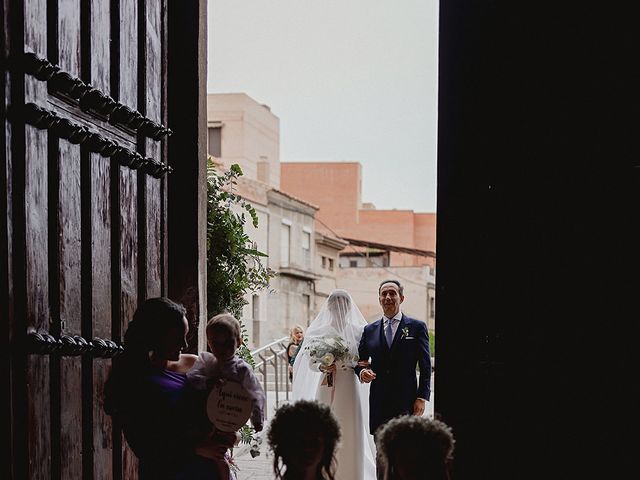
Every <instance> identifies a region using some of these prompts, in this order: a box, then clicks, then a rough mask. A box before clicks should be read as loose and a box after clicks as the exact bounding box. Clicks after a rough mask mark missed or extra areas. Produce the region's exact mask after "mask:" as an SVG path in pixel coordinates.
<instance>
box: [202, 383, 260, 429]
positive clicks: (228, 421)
mask: <svg viewBox="0 0 640 480" xmlns="http://www.w3.org/2000/svg"><path fill="white" fill-rule="evenodd" d="M251 406H252V402H251V397H250V396H249V393H248V392H247V391H246V390H245V389H244V388H243V387H242V385H240V384H239V383H237V382H232V381H225V382H224V383H223V384H221V385H217V386H215V387H214V388H213V390H211V393H209V398H208V399H207V415H208V416H209V420H211V422H212V423H213V424H214V425H215V427H216V428H217V429H218V430H221V431H223V432H235V431H237V430H240V428H242V427H243V426H244V425H245V424H246V423H247V420H249V416H250V415H251Z"/></svg>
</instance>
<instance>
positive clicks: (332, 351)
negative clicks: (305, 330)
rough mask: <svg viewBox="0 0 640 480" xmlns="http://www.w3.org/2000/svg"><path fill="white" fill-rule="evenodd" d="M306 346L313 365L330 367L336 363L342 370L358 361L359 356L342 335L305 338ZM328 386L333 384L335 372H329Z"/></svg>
mask: <svg viewBox="0 0 640 480" xmlns="http://www.w3.org/2000/svg"><path fill="white" fill-rule="evenodd" d="M303 346H304V348H305V349H306V350H308V352H309V357H310V359H311V364H312V365H318V366H319V367H320V370H321V371H322V369H323V367H325V368H326V367H330V366H331V365H333V364H334V363H335V364H336V366H337V367H338V368H340V369H342V370H346V369H347V368H349V367H353V366H354V365H355V364H356V363H357V362H358V357H357V356H354V355H352V354H351V352H350V351H349V347H348V346H347V343H346V342H345V340H344V339H343V338H342V337H340V336H337V335H335V336H327V337H317V338H312V339H309V340H307V339H305V341H304V344H303ZM326 375H327V386H329V387H332V386H333V374H332V373H331V372H327V374H326Z"/></svg>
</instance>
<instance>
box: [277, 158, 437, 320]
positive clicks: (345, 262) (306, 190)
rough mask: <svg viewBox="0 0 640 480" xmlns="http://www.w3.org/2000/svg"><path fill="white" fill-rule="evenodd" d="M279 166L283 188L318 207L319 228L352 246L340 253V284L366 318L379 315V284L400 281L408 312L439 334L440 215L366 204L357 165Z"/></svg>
mask: <svg viewBox="0 0 640 480" xmlns="http://www.w3.org/2000/svg"><path fill="white" fill-rule="evenodd" d="M280 165H281V167H280V168H281V171H280V184H281V188H282V189H283V190H285V191H287V192H289V193H291V194H293V195H295V196H297V197H299V198H302V199H304V200H306V201H308V202H311V203H313V204H314V205H317V206H318V207H319V210H318V213H317V215H316V221H317V224H321V225H324V226H325V227H326V228H328V229H329V230H330V231H332V232H334V233H335V234H336V235H337V236H340V237H341V238H343V239H345V240H347V241H349V242H350V245H348V246H347V247H345V248H344V249H343V250H342V251H341V252H340V268H339V270H338V274H337V285H338V286H339V287H341V288H345V289H347V290H349V291H350V292H351V294H352V295H353V297H354V299H355V301H356V302H357V303H358V305H359V307H360V309H361V310H362V312H363V314H364V315H365V317H366V318H367V319H368V320H373V319H376V318H379V315H380V306H379V305H378V298H377V290H376V289H377V283H376V282H378V283H379V282H380V281H382V280H384V279H386V278H395V279H397V280H399V281H400V282H402V283H403V284H404V286H405V290H406V292H405V297H406V300H405V303H404V304H403V311H404V312H405V313H407V314H408V315H411V316H415V317H416V318H420V319H422V320H424V321H426V322H427V323H428V325H429V328H431V329H434V328H435V247H436V245H435V244H436V214H435V213H417V212H414V211H412V210H378V209H376V208H375V206H374V205H373V204H371V203H363V202H362V166H361V165H360V163H358V162H282V163H281V164H280ZM310 178H313V179H314V181H313V182H309V181H308V180H309V179H310Z"/></svg>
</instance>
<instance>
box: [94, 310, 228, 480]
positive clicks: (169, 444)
mask: <svg viewBox="0 0 640 480" xmlns="http://www.w3.org/2000/svg"><path fill="white" fill-rule="evenodd" d="M185 313H186V311H185V308H184V307H183V306H182V305H179V304H177V303H174V302H172V301H171V300H169V299H167V298H151V299H148V300H147V301H145V302H144V304H142V305H141V306H140V307H139V308H138V310H136V313H135V314H134V316H133V320H132V321H131V322H130V323H129V327H128V329H127V332H126V334H125V337H124V353H123V354H122V355H120V356H118V357H116V358H115V359H114V361H113V368H112V371H111V373H110V375H109V379H108V380H107V382H106V384H105V403H104V406H105V411H106V412H107V413H108V414H109V415H112V416H113V417H114V419H117V420H118V421H119V423H120V425H122V430H123V433H124V436H125V438H126V440H127V443H128V444H129V446H130V447H131V449H132V450H133V453H135V455H136V456H137V457H138V459H139V461H140V479H141V480H182V479H190V480H199V479H201V480H218V478H219V477H218V476H217V473H216V468H215V464H214V461H213V458H217V457H220V456H222V455H224V452H225V451H226V450H227V449H228V448H230V447H232V446H233V444H234V442H235V435H234V434H230V435H229V438H228V443H227V442H225V444H220V443H215V442H214V441H213V440H211V438H210V437H209V436H208V434H209V433H210V426H211V424H210V423H209V422H208V421H207V418H206V408H205V399H204V398H203V397H202V395H201V394H199V393H198V392H196V391H195V390H193V389H191V387H190V386H189V384H188V383H187V377H186V373H187V371H189V369H190V368H191V367H192V366H193V364H194V363H195V360H196V359H197V357H196V356H195V355H190V354H183V353H181V352H182V350H183V349H184V348H186V347H187V340H186V338H187V334H188V332H189V324H188V322H187V319H186V317H185ZM225 440H226V439H225ZM221 480H227V479H221Z"/></svg>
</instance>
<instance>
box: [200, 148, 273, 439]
mask: <svg viewBox="0 0 640 480" xmlns="http://www.w3.org/2000/svg"><path fill="white" fill-rule="evenodd" d="M240 176H242V170H241V169H240V167H239V166H238V165H236V164H234V165H231V168H230V169H229V171H227V172H223V173H221V174H220V173H218V172H217V171H216V168H215V164H214V163H213V159H212V158H211V157H209V158H208V159H207V318H211V317H213V316H214V315H217V314H219V313H222V312H229V313H230V314H232V315H233V316H234V317H236V318H237V319H238V320H239V321H240V328H241V332H240V333H241V337H242V343H243V344H242V345H241V346H240V348H239V349H238V355H239V356H240V357H241V358H242V359H243V360H244V361H246V362H247V363H248V364H250V365H251V366H252V367H255V362H254V361H253V357H252V356H251V352H250V351H249V348H248V347H247V344H248V341H249V338H248V335H247V329H246V327H245V325H244V323H243V322H242V308H243V307H244V306H245V305H246V304H247V301H246V300H245V299H244V295H245V294H247V293H253V292H257V291H260V290H262V289H264V288H268V286H269V280H270V279H271V278H272V277H274V276H275V272H274V271H273V270H271V269H270V268H268V267H265V266H264V264H263V263H262V259H263V258H264V257H266V256H267V255H266V254H264V253H262V252H260V251H259V250H258V249H257V247H256V245H255V243H253V242H252V241H251V239H250V238H249V236H248V235H247V234H246V233H245V231H244V225H245V223H246V221H247V217H246V215H249V217H250V218H251V223H252V225H253V226H254V227H255V228H258V214H257V213H256V211H255V209H254V208H253V207H252V206H251V204H249V203H248V202H246V201H245V200H244V199H243V198H242V197H240V196H239V195H237V194H235V193H233V189H234V187H235V186H236V185H237V179H238V177H240ZM234 206H238V207H240V210H241V213H237V212H236V211H234V209H233V207H234ZM253 433H254V430H253V428H252V427H251V426H250V425H245V426H244V427H242V429H240V436H241V441H242V443H251V442H252V440H254V438H253Z"/></svg>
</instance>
